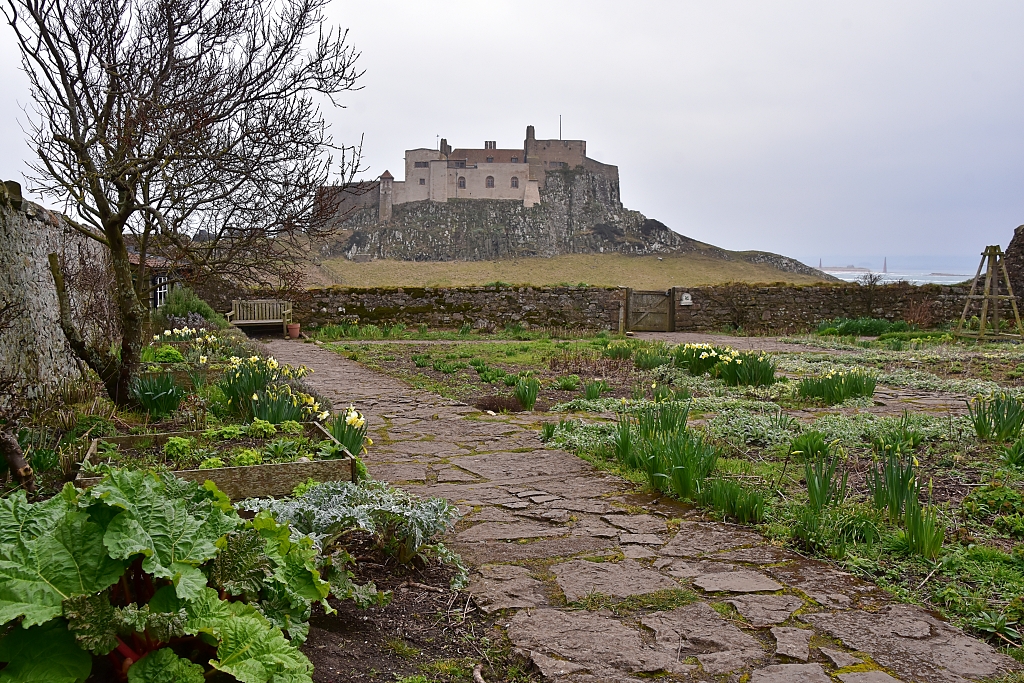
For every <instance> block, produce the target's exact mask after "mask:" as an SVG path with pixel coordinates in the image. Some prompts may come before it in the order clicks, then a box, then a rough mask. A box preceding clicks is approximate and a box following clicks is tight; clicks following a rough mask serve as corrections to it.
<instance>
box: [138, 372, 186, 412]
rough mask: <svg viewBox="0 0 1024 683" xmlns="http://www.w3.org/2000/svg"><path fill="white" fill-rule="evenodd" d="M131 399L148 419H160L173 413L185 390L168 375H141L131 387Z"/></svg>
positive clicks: (183, 396)
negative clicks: (144, 412)
mask: <svg viewBox="0 0 1024 683" xmlns="http://www.w3.org/2000/svg"><path fill="white" fill-rule="evenodd" d="M131 392H132V398H134V399H135V401H136V402H137V403H138V404H139V406H141V407H142V409H143V410H145V411H146V412H147V413H148V414H149V416H150V417H152V418H154V419H157V420H159V419H161V418H163V417H166V416H168V415H170V414H171V413H173V412H174V411H175V410H177V409H178V406H179V405H181V402H182V400H183V399H184V398H185V390H184V389H182V388H181V387H180V386H178V385H177V383H176V382H175V381H174V377H173V376H172V375H170V374H167V373H165V374H162V375H141V376H139V377H136V378H135V380H134V381H133V382H132V386H131Z"/></svg>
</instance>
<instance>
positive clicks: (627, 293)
mask: <svg viewBox="0 0 1024 683" xmlns="http://www.w3.org/2000/svg"><path fill="white" fill-rule="evenodd" d="M619 290H620V291H621V292H622V294H623V300H622V307H621V308H620V309H619V311H620V317H619V334H626V333H627V332H629V314H630V310H629V304H630V301H632V299H633V288H632V287H621V286H620V287H619Z"/></svg>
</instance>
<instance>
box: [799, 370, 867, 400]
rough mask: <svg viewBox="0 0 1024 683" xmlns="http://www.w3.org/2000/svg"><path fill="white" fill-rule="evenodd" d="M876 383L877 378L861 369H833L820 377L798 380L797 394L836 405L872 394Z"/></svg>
mask: <svg viewBox="0 0 1024 683" xmlns="http://www.w3.org/2000/svg"><path fill="white" fill-rule="evenodd" d="M877 383H878V380H876V379H875V378H874V377H873V376H872V375H870V374H868V373H866V372H864V371H862V370H852V371H850V372H845V371H841V370H838V371H837V370H833V371H831V372H828V373H827V374H825V375H822V376H821V377H806V378H804V379H802V380H800V384H799V385H797V394H798V395H799V396H801V397H803V398H817V399H821V400H822V401H824V402H825V403H826V404H828V405H836V404H838V403H842V402H843V401H848V400H849V399H851V398H860V397H862V396H871V395H873V394H874V393H875V385H876V384H877Z"/></svg>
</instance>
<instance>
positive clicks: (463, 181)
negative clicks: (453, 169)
mask: <svg viewBox="0 0 1024 683" xmlns="http://www.w3.org/2000/svg"><path fill="white" fill-rule="evenodd" d="M459 189H460V190H465V189H466V179H465V178H464V177H463V176H459Z"/></svg>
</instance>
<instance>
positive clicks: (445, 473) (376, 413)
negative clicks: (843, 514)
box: [267, 340, 1017, 683]
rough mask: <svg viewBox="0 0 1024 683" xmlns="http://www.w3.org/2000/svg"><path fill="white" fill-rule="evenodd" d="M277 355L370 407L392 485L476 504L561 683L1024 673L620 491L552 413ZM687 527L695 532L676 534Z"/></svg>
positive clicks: (501, 587)
mask: <svg viewBox="0 0 1024 683" xmlns="http://www.w3.org/2000/svg"><path fill="white" fill-rule="evenodd" d="M267 347H268V348H269V350H270V352H271V353H272V354H273V355H274V356H275V357H276V358H277V359H278V360H279V361H281V362H284V363H289V364H292V365H306V366H308V367H310V368H312V369H313V370H314V373H313V374H312V375H311V376H310V377H309V378H308V381H309V382H310V384H311V385H312V386H314V387H315V388H316V389H317V390H318V391H320V392H321V393H323V394H324V395H325V396H327V397H329V398H330V399H331V400H332V401H334V407H335V408H336V409H337V408H342V407H344V406H347V405H348V404H349V403H352V404H354V405H355V406H356V407H357V408H358V409H359V410H360V411H363V412H364V413H365V414H366V416H367V419H368V421H369V425H370V433H371V436H372V438H373V439H374V446H373V447H372V448H371V449H370V452H369V455H368V456H367V457H366V464H367V467H368V468H369V470H370V473H371V474H372V475H373V476H374V477H375V478H377V479H382V480H386V481H388V482H391V483H393V484H397V485H400V486H402V487H403V488H405V489H407V490H409V491H411V492H414V493H416V494H418V495H421V496H442V497H444V498H447V499H448V500H450V501H452V502H453V503H456V504H458V505H459V508H460V511H461V512H462V513H463V515H464V516H463V518H462V520H461V521H460V522H459V524H458V525H457V526H456V531H455V534H454V539H453V543H452V545H453V546H454V548H455V549H456V550H457V551H458V552H459V553H461V555H462V557H463V558H464V559H465V561H466V562H467V563H468V564H469V565H470V566H471V567H472V569H473V572H472V581H471V584H470V588H469V590H470V591H471V592H472V594H473V596H474V600H475V601H476V604H477V605H478V606H479V608H480V609H482V610H484V611H485V612H488V613H494V612H497V611H499V610H507V611H506V612H504V613H503V615H502V617H503V621H502V623H503V624H505V626H506V627H507V631H508V635H509V638H510V639H511V641H512V643H513V644H514V645H515V647H517V648H518V649H519V650H521V651H522V652H523V653H524V654H525V655H526V656H527V657H529V658H530V659H531V660H532V662H533V663H534V664H535V665H536V666H537V667H538V669H539V670H540V671H541V673H542V674H543V675H544V677H545V678H546V679H547V680H551V681H558V682H564V683H582V682H594V683H596V682H598V681H602V682H603V681H612V682H618V681H623V682H625V681H633V682H636V681H639V680H641V678H638V677H637V675H638V674H641V675H642V674H652V673H656V672H667V673H670V674H674V675H675V676H676V677H677V678H681V679H683V680H695V681H696V680H730V681H739V680H740V679H741V677H742V676H743V675H745V674H750V678H749V680H750V682H751V683H769V682H770V683H787V682H792V683H817V682H819V681H820V682H822V683H825V682H828V681H833V682H835V681H842V682H843V683H885V682H891V681H904V682H906V683H910V682H911V681H920V682H928V683H962V682H964V681H976V680H981V679H985V678H990V677H994V676H999V675H1001V674H1003V673H1005V672H1008V671H1010V670H1013V669H1015V668H1016V667H1017V665H1016V663H1015V662H1014V661H1013V660H1012V659H1010V658H1009V657H1006V656H1005V655H1002V654H1000V653H999V652H997V651H996V650H995V649H993V648H992V647H990V646H989V645H987V644H986V643H984V642H982V641H979V640H977V639H975V638H972V637H970V636H967V635H965V634H964V633H963V632H961V631H960V630H958V629H956V628H954V627H952V626H950V625H949V624H947V623H946V622H944V621H942V620H940V619H938V618H936V617H935V616H933V615H932V614H930V613H929V612H927V611H925V610H923V609H921V608H918V607H914V606H911V605H903V604H896V603H893V602H892V601H891V600H890V599H889V598H888V596H887V595H886V594H885V593H884V592H882V591H881V590H879V589H877V588H876V587H874V586H873V585H871V584H869V583H866V582H864V581H861V580H858V579H856V578H854V577H853V576H850V575H848V574H845V573H843V572H841V571H839V570H837V569H835V568H833V567H830V566H828V565H826V564H823V563H820V562H816V561H813V560H808V559H806V558H803V557H801V556H799V555H797V554H795V553H792V552H790V551H788V550H784V549H781V548H777V547H773V546H769V545H767V544H766V543H765V541H764V539H763V538H762V537H761V536H759V535H758V534H756V533H753V532H751V531H750V530H748V529H744V528H742V527H737V526H732V525H728V524H719V523H710V522H706V521H702V520H701V518H700V516H699V514H698V513H697V512H695V511H692V510H689V509H687V508H685V507H683V506H678V505H674V504H672V503H669V502H665V501H656V500H651V499H650V498H647V497H644V496H638V495H635V494H630V493H629V487H628V486H626V484H625V483H624V482H622V481H621V480H620V479H618V478H616V477H612V476H609V475H606V474H603V473H601V472H598V471H596V470H594V469H593V468H592V467H591V466H590V465H589V464H588V463H586V462H584V461H583V460H581V459H579V458H577V457H576V456H574V455H572V454H570V453H566V452H564V451H559V450H550V449H548V448H546V447H545V446H544V444H543V443H542V442H541V441H540V439H539V438H538V430H537V423H538V422H540V421H541V420H543V419H545V416H541V415H532V414H528V413H520V414H516V415H499V416H488V415H486V414H482V413H480V412H479V411H477V410H476V409H475V408H472V407H468V406H465V405H461V404H458V403H455V402H453V401H448V400H446V399H443V398H441V397H439V396H437V395H435V394H430V393H427V392H422V391H417V390H414V389H412V388H410V387H409V386H408V385H406V384H404V383H403V382H401V381H399V380H396V379H393V378H390V377H387V376H385V375H382V374H380V373H377V372H373V371H371V370H368V369H366V368H363V367H361V366H360V365H359V364H357V363H355V362H352V361H349V360H346V359H345V358H343V357H342V356H340V355H338V354H335V353H332V352H330V351H327V350H325V349H322V348H319V347H317V346H315V345H312V344H304V343H301V342H291V341H284V340H279V341H271V342H268V343H267ZM547 419H549V420H550V419H551V418H550V416H547ZM671 518H681V519H682V520H683V521H682V523H681V524H678V525H672V526H670V525H669V524H668V520H669V519H671ZM674 527H675V528H674ZM672 589H692V590H693V591H695V592H696V593H697V594H698V595H699V596H700V600H699V601H697V602H694V603H691V604H687V605H685V606H682V607H676V608H674V609H666V610H664V611H657V612H653V613H649V614H646V615H644V616H641V617H639V618H637V617H635V616H634V617H621V618H620V617H617V616H615V614H614V613H613V612H611V611H610V610H607V609H601V610H596V611H588V610H585V609H571V608H568V607H567V606H566V602H567V601H568V602H573V601H578V600H588V599H591V598H594V597H596V595H595V594H601V595H603V596H608V598H609V599H610V600H611V601H612V602H616V601H619V600H624V599H627V598H631V597H632V596H639V595H643V594H647V593H653V592H655V591H666V590H672ZM659 595H661V596H664V595H666V594H665V593H660V594H659ZM667 595H671V593H669V594H667ZM655 597H656V596H655ZM634 599H635V598H634ZM723 676H725V678H724V679H723V678H722V677H723Z"/></svg>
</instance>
